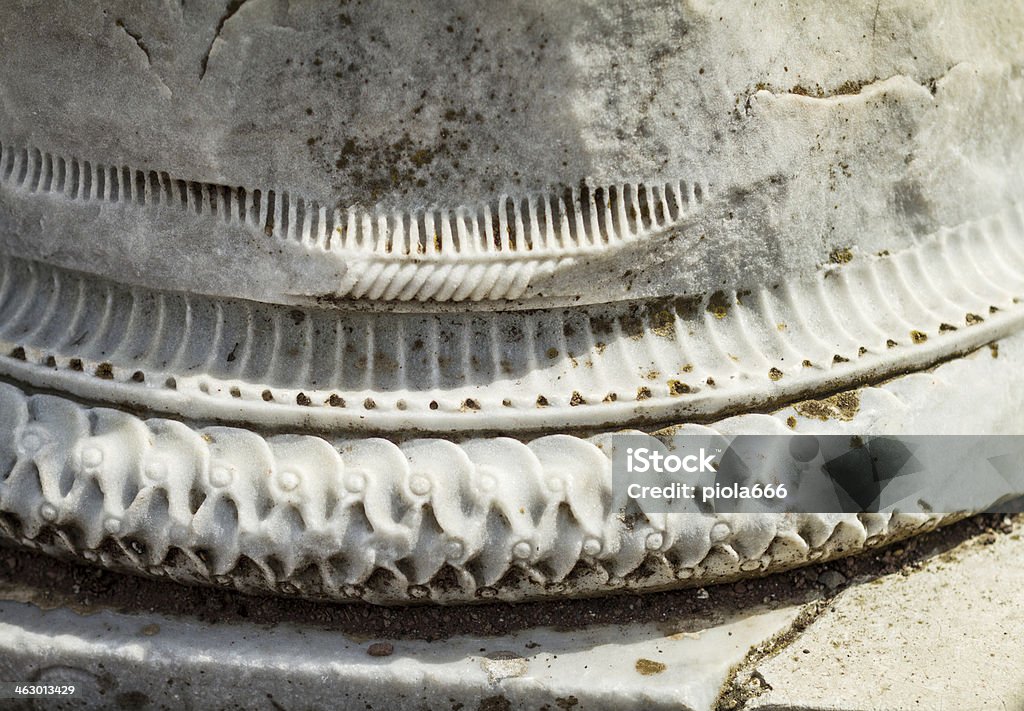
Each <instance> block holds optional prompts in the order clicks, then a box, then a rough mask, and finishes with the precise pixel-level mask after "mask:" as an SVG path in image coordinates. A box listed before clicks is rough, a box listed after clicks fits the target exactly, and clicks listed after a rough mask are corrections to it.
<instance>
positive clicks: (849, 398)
mask: <svg viewBox="0 0 1024 711" xmlns="http://www.w3.org/2000/svg"><path fill="white" fill-rule="evenodd" d="M793 409H794V410H796V412H797V414H798V415H802V416H804V417H806V418H808V419H817V420H822V421H826V420H843V421H847V422H848V421H850V420H852V419H853V418H854V417H856V415H857V413H858V412H859V411H860V393H859V392H858V391H856V390H850V391H848V392H842V393H838V394H836V395H832V396H831V397H827V398H825V399H824V400H804V401H803V402H798V403H797V404H796V405H794V406H793Z"/></svg>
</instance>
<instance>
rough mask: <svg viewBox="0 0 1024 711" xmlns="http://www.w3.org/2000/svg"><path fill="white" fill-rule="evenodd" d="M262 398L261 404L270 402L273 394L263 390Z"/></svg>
mask: <svg viewBox="0 0 1024 711" xmlns="http://www.w3.org/2000/svg"><path fill="white" fill-rule="evenodd" d="M262 397H263V402H270V401H271V400H273V399H274V393H272V392H270V391H269V390H264V391H263V395H262Z"/></svg>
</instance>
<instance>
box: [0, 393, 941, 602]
mask: <svg viewBox="0 0 1024 711" xmlns="http://www.w3.org/2000/svg"><path fill="white" fill-rule="evenodd" d="M748 417H750V418H753V419H751V420H750V423H751V425H753V426H755V427H758V428H760V430H761V431H765V430H766V429H767V430H770V431H779V430H781V429H783V425H781V424H780V423H779V422H778V421H777V420H776V419H774V418H771V417H768V416H755V415H751V416H748ZM607 437H608V435H602V436H598V437H593V438H590V439H582V438H578V437H573V436H569V435H552V436H546V437H540V438H538V439H535V440H532V441H530V442H529V443H526V444H524V443H522V442H519V441H517V440H513V439H510V438H504V437H499V438H488V439H470V440H466V441H463V442H460V443H455V442H451V441H447V440H442V439H416V440H409V441H406V442H402V443H394V442H391V441H388V440H384V439H378V438H368V439H336V440H330V441H329V440H326V439H323V438H320V437H315V436H308V435H280V436H271V437H262V436H260V435H258V434H256V433H253V432H250V431H247V430H243V429H239V428H230V427H195V426H191V425H188V424H185V423H181V422H175V421H169V420H161V419H151V420H143V419H140V418H139V417H136V416H134V415H131V414H128V413H125V412H121V411H116V410H109V409H104V408H89V407H84V406H82V405H78V404H76V403H73V402H70V401H68V400H65V399H62V398H58V397H54V396H46V395H35V396H28V395H26V394H25V393H24V392H22V391H21V390H20V389H18V388H16V387H14V386H11V385H5V384H0V512H2V513H0V531H2V535H3V536H4V537H6V538H9V539H13V540H15V541H17V542H19V543H21V544H22V545H27V546H31V547H36V548H40V549H42V550H45V551H47V552H50V553H55V554H63V555H72V556H76V557H80V558H85V559H87V560H91V561H95V562H98V563H101V564H102V565H105V566H108V567H114V568H122V569H128V570H131V571H133V572H142V573H147V574H150V575H158V576H168V577H171V578H174V579H178V580H182V581H186V582H200V583H212V584H217V585H227V586H233V587H237V588H240V589H243V590H258V591H264V592H266V591H270V592H279V593H284V594H297V595H303V596H308V597H318V598H328V599H336V600H346V599H364V600H368V601H373V602H387V603H395V602H399V603H400V602H413V601H417V600H431V601H436V602H463V601H470V600H477V599H490V598H500V599H509V600H517V599H526V598H533V597H543V596H545V595H566V594H569V595H588V594H596V593H601V592H607V591H612V590H615V589H621V588H632V589H657V588H662V587H667V586H678V585H698V584H700V585H703V584H706V583H708V582H717V581H721V580H727V579H729V578H733V577H737V576H742V575H751V574H763V573H765V572H770V571H775V570H781V569H785V568H788V567H792V566H795V565H799V564H801V563H806V562H808V561H813V560H819V559H828V558H832V557H835V556H838V555H842V554H846V553H849V552H852V551H855V550H858V549H861V548H863V547H865V546H871V545H876V544H882V543H886V542H889V541H892V540H895V539H898V538H900V537H903V536H906V535H910V534H912V533H914V532H917V531H921V530H929V529H931V528H934V527H935V526H938V525H940V524H942V523H945V522H948V521H951V520H954V519H955V518H957V516H955V515H953V516H949V515H942V516H940V515H926V514H899V515H889V514H860V515H852V514H851V515H840V514H835V515H821V514H785V515H764V514H739V515H728V514H719V515H713V514H694V515H685V516H665V515H660V516H654V515H652V516H647V515H644V514H643V513H641V512H640V511H638V510H634V509H631V508H628V507H624V506H623V505H622V502H618V501H614V500H613V495H612V492H611V473H610V469H611V464H610V459H609V454H608V452H607V451H606V450H607V444H608V440H607Z"/></svg>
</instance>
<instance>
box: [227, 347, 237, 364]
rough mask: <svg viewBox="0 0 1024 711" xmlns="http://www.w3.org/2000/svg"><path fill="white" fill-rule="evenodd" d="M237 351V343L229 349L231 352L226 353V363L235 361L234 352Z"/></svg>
mask: <svg viewBox="0 0 1024 711" xmlns="http://www.w3.org/2000/svg"><path fill="white" fill-rule="evenodd" d="M237 350H238V343H235V345H234V346H233V347H232V348H231V352H230V353H228V357H227V361H228V363H231V362H233V361H234V360H235V351H237Z"/></svg>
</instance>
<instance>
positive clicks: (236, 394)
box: [231, 386, 242, 397]
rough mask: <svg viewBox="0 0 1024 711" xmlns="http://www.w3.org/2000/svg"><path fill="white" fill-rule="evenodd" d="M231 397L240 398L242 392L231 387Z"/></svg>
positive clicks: (236, 387)
mask: <svg viewBox="0 0 1024 711" xmlns="http://www.w3.org/2000/svg"><path fill="white" fill-rule="evenodd" d="M231 397H242V391H241V390H239V389H238V386H232V388H231Z"/></svg>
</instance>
